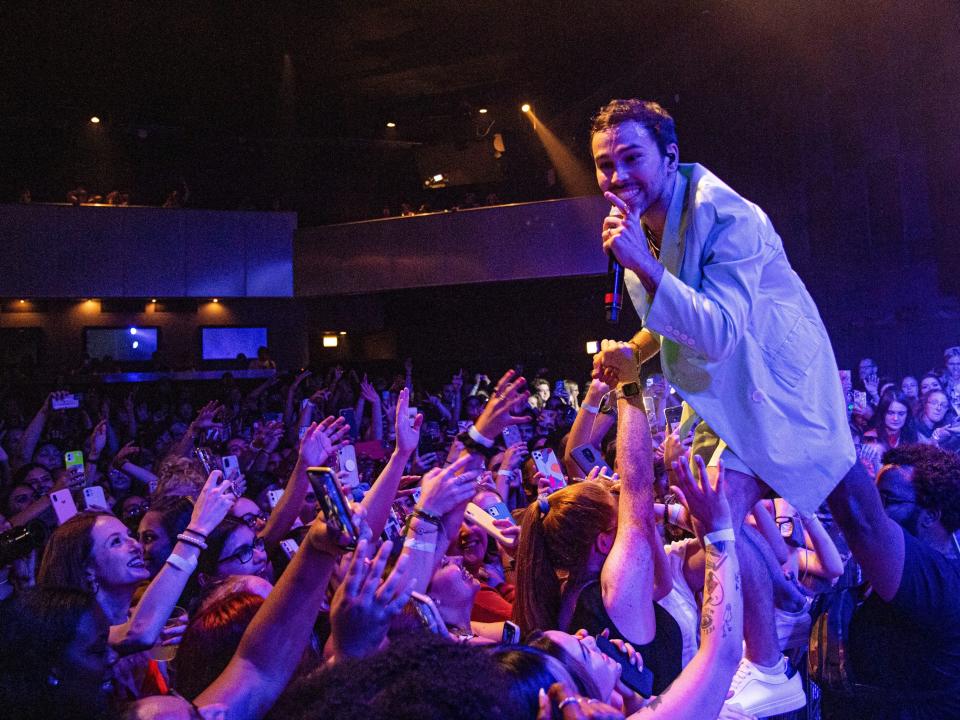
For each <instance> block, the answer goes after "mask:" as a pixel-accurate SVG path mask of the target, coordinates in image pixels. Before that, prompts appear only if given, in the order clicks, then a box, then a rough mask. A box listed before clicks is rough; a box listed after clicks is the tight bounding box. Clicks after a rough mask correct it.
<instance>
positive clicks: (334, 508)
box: [307, 467, 360, 550]
mask: <svg viewBox="0 0 960 720" xmlns="http://www.w3.org/2000/svg"><path fill="white" fill-rule="evenodd" d="M307 477H308V478H310V483H311V484H312V485H313V489H314V492H316V493H317V497H318V498H319V499H320V509H321V510H322V511H323V516H324V517H325V518H326V519H327V520H331V521H332V522H333V523H334V524H335V525H336V526H337V527H338V528H339V529H340V531H341V532H343V533H344V534H346V535H348V536H349V537H350V543H349V544H348V545H347V546H346V548H347V549H348V550H353V549H355V548H356V547H357V542H358V541H359V540H360V536H359V534H358V533H357V529H356V528H355V527H354V526H353V522H352V521H351V517H350V506H349V505H348V504H347V498H346V497H345V496H344V494H343V490H342V489H341V488H340V483H338V482H337V477H336V475H334V472H333V470H331V469H330V468H328V467H309V468H307Z"/></svg>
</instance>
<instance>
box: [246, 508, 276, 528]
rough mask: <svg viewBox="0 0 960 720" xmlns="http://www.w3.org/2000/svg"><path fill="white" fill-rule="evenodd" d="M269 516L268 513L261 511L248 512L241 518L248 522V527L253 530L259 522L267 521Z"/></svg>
mask: <svg viewBox="0 0 960 720" xmlns="http://www.w3.org/2000/svg"><path fill="white" fill-rule="evenodd" d="M269 517H270V516H269V515H267V514H266V513H265V512H260V513H247V514H246V515H243V516H242V517H241V518H240V519H241V520H243V521H244V522H245V523H246V524H247V527H249V528H250V529H251V530H253V529H254V528H255V527H256V526H257V523H265V522H267V519H268V518H269Z"/></svg>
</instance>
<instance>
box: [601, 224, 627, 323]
mask: <svg viewBox="0 0 960 720" xmlns="http://www.w3.org/2000/svg"><path fill="white" fill-rule="evenodd" d="M610 215H611V216H615V217H623V213H622V212H620V208H618V207H617V206H616V205H614V206H612V207H611V208H610ZM603 307H604V309H605V310H606V315H607V322H608V323H610V324H611V325H618V324H619V323H620V310H621V309H623V265H621V264H620V263H619V262H618V261H617V258H616V257H615V256H614V254H613V253H612V252H611V253H610V257H609V259H608V262H607V293H606V294H605V295H604V296H603Z"/></svg>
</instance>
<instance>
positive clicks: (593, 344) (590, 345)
mask: <svg viewBox="0 0 960 720" xmlns="http://www.w3.org/2000/svg"><path fill="white" fill-rule="evenodd" d="M599 351H600V343H598V342H597V341H596V340H589V341H588V342H587V355H596V354H597V353H598V352H599Z"/></svg>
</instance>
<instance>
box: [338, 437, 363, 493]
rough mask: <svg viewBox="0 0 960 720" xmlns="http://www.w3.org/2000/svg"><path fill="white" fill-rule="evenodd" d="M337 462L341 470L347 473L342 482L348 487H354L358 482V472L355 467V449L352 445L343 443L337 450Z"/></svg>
mask: <svg viewBox="0 0 960 720" xmlns="http://www.w3.org/2000/svg"><path fill="white" fill-rule="evenodd" d="M337 463H338V464H339V465H340V470H341V472H345V473H347V478H346V480H345V482H344V485H346V486H347V487H348V488H355V487H357V485H359V484H360V472H359V470H358V468H357V451H356V450H355V449H354V447H353V445H344V446H343V447H342V448H340V449H339V450H337Z"/></svg>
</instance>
